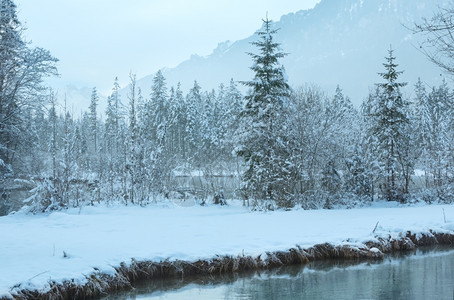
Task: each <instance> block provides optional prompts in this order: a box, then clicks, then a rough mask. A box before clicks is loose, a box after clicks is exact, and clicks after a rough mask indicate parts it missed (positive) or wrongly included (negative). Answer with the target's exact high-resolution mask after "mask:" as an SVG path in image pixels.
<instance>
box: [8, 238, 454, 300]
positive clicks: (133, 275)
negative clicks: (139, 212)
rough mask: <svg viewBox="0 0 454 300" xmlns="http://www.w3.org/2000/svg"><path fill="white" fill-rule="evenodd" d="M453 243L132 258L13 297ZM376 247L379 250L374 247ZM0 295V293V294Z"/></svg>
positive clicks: (119, 287) (69, 293) (87, 294)
mask: <svg viewBox="0 0 454 300" xmlns="http://www.w3.org/2000/svg"><path fill="white" fill-rule="evenodd" d="M438 244H441V245H453V244H454V234H450V233H434V232H432V231H430V232H429V233H426V234H420V235H416V234H412V233H411V232H407V233H405V234H401V235H400V237H399V238H398V239H394V238H392V237H391V236H389V237H388V238H382V237H378V238H377V239H375V240H374V241H368V242H366V243H365V244H364V245H363V246H361V247H358V246H353V245H348V244H347V245H338V246H333V245H331V244H328V243H326V244H318V245H314V246H313V247H310V248H308V249H303V248H301V247H300V246H296V247H295V248H291V249H289V250H287V251H276V252H266V253H265V255H260V256H257V257H253V256H245V255H239V256H236V257H235V256H216V257H214V258H213V259H210V260H197V261H194V262H187V261H182V260H175V261H170V260H165V261H162V262H151V261H137V260H135V259H132V260H131V263H130V264H129V265H127V264H126V263H121V264H120V266H118V267H116V268H115V271H116V272H115V275H113V276H112V275H107V274H103V273H101V272H99V271H95V272H93V273H92V274H90V275H88V276H87V283H86V284H84V285H80V284H77V283H76V282H75V281H74V280H68V281H65V282H63V283H56V282H49V285H50V288H49V289H48V290H46V291H37V290H33V291H31V290H27V289H22V290H19V291H17V288H16V293H15V294H14V298H15V299H38V300H40V299H43V300H44V299H91V298H97V297H101V296H105V295H107V294H109V293H115V292H119V291H123V290H128V289H132V288H133V286H134V285H135V284H136V283H138V282H140V281H145V280H152V279H163V278H184V277H185V276H194V275H213V274H228V273H241V272H247V271H255V270H264V269H271V268H276V267H280V266H289V265H297V264H306V263H308V262H311V261H320V260H333V259H335V260H339V259H341V260H357V261H360V260H379V259H383V257H384V255H385V253H393V252H397V251H408V250H415V249H416V247H417V246H431V245H438ZM377 249H378V250H377ZM0 300H2V299H0Z"/></svg>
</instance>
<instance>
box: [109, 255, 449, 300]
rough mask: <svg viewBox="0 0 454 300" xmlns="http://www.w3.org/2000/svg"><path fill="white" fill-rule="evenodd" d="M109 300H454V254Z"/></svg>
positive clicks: (159, 286) (212, 282) (199, 281)
mask: <svg viewBox="0 0 454 300" xmlns="http://www.w3.org/2000/svg"><path fill="white" fill-rule="evenodd" d="M106 299H111V300H113V299H454V250H452V248H450V249H446V248H438V249H435V250H434V249H433V248H432V249H431V250H427V249H426V250H418V251H417V252H416V253H415V254H411V255H409V254H406V255H404V256H403V255H400V256H394V257H387V258H385V260H383V261H381V262H364V263H359V264H354V263H351V262H340V261H328V262H315V263H310V264H307V265H305V266H296V267H285V268H280V269H277V270H273V271H268V272H260V273H251V274H243V275H233V274H230V275H224V276H210V277H200V278H191V279H189V278H188V279H187V280H181V279H173V280H155V281H153V282H152V283H148V284H145V285H142V286H139V287H137V288H136V289H135V290H134V291H132V292H128V293H124V294H120V295H118V296H112V297H108V298H106Z"/></svg>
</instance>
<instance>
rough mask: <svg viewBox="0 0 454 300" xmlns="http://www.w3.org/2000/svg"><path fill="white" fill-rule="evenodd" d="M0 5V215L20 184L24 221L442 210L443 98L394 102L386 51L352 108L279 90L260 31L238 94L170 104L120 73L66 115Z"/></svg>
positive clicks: (449, 167)
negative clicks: (163, 209) (294, 210)
mask: <svg viewBox="0 0 454 300" xmlns="http://www.w3.org/2000/svg"><path fill="white" fill-rule="evenodd" d="M1 3H2V6H1V9H2V16H8V17H9V19H8V18H6V17H5V18H3V19H0V21H1V22H0V23H1V24H0V26H3V27H2V28H0V34H1V35H2V39H0V43H2V44H1V45H2V47H0V55H1V58H2V59H1V60H0V75H1V76H0V79H1V80H0V171H1V179H0V180H1V185H0V186H1V190H0V192H1V201H0V202H1V204H0V205H3V206H5V205H6V206H8V205H9V204H11V200H10V199H11V198H12V193H13V191H14V190H20V188H21V186H22V187H25V188H26V189H27V190H29V189H30V187H32V190H31V192H30V194H29V196H30V197H28V199H26V201H25V203H26V204H28V205H29V206H30V209H31V210H32V211H36V212H37V211H50V210H57V209H63V208H68V207H74V206H76V207H77V206H80V205H83V204H87V203H88V204H92V203H94V202H120V203H124V204H126V205H129V204H133V205H146V204H147V203H150V202H153V201H157V200H162V199H183V200H184V199H186V198H187V197H193V198H194V199H197V200H198V201H199V203H201V204H203V203H206V201H214V202H216V203H220V204H223V203H225V198H232V199H233V198H235V199H242V200H243V203H244V204H245V205H251V206H253V207H255V208H258V209H273V208H275V207H294V206H302V207H303V208H332V207H335V206H337V205H341V206H343V207H351V206H355V205H358V204H361V203H364V202H369V201H373V200H374V199H378V198H382V199H386V200H396V201H401V202H408V201H414V200H424V201H428V202H432V201H445V202H451V201H452V199H453V193H454V191H453V186H454V185H453V183H454V172H453V167H454V157H453V153H454V152H453V149H452V148H453V145H454V124H453V122H454V121H453V120H454V118H453V116H454V111H453V110H454V105H453V100H452V99H453V97H452V92H451V91H450V89H449V88H448V86H447V84H446V82H443V83H442V84H441V85H440V86H439V87H434V88H432V89H429V90H426V87H425V85H424V84H423V83H422V81H421V80H420V81H418V83H417V84H416V86H415V87H414V96H413V97H411V98H408V97H405V96H404V95H403V94H402V93H401V88H402V87H403V86H405V83H402V82H400V81H399V75H400V74H401V72H400V71H399V70H398V69H397V64H396V62H395V57H394V54H393V51H392V50H391V49H390V50H389V52H388V54H389V55H388V56H387V57H386V60H385V62H384V71H383V72H382V73H379V75H380V77H381V78H382V80H381V81H382V82H380V83H378V84H376V85H375V89H374V90H372V91H371V92H370V94H369V95H368V96H367V97H366V99H365V100H364V102H363V103H362V105H361V107H359V108H357V107H354V106H353V105H352V103H351V102H350V100H349V98H348V97H346V96H345V95H344V94H343V93H342V90H341V88H339V87H338V88H337V89H336V90H335V92H334V95H332V96H331V95H328V94H327V93H325V92H324V91H322V90H321V89H319V88H318V87H315V86H303V87H297V88H291V87H290V86H289V85H288V84H287V79H286V76H285V70H284V68H283V67H282V66H281V65H280V64H279V59H280V58H282V57H283V56H285V53H283V52H282V51H281V50H280V48H279V44H278V43H276V42H274V41H273V37H274V33H275V32H276V30H274V29H273V28H272V23H271V21H269V20H265V21H264V26H263V28H262V29H261V30H260V31H259V32H258V33H257V34H258V40H257V41H256V42H254V43H253V44H254V45H255V46H257V49H258V52H259V53H258V54H250V55H251V58H252V62H253V64H252V67H251V69H252V71H253V72H254V74H255V75H254V78H253V79H252V80H251V81H248V82H242V83H241V84H244V85H246V86H247V87H248V88H249V90H248V92H247V94H246V95H242V94H241V93H240V91H239V89H238V85H237V84H238V83H236V82H235V81H233V80H231V81H230V82H229V83H228V84H227V85H220V86H219V88H218V89H217V90H211V91H204V90H203V89H202V88H201V87H200V86H199V84H198V83H197V82H194V85H193V87H192V88H191V89H190V90H189V91H188V92H187V93H186V94H184V93H183V92H182V91H181V89H180V86H179V85H177V86H176V87H170V88H169V87H168V86H167V84H166V80H165V78H164V76H163V74H162V73H161V72H157V73H156V75H155V76H154V79H153V83H152V86H151V93H150V94H148V95H143V94H142V92H141V90H140V89H138V88H137V85H136V78H135V76H134V75H131V76H130V84H129V85H128V87H127V89H128V95H127V97H125V98H123V99H122V98H121V97H120V93H119V91H120V86H119V84H118V80H115V81H114V85H113V89H112V93H111V95H110V96H109V97H108V99H107V109H106V111H104V112H101V111H99V106H98V104H99V103H98V102H99V97H98V92H97V90H96V88H94V89H93V92H92V95H91V103H90V106H89V107H88V108H87V111H86V112H85V113H83V114H82V115H81V116H75V115H73V114H71V113H70V112H69V111H68V110H67V108H66V104H65V102H66V101H65V100H64V99H60V101H58V100H57V98H58V97H57V95H56V94H55V93H54V92H52V91H49V90H47V89H45V88H44V87H43V85H42V78H43V77H44V76H48V75H52V74H55V73H56V69H55V66H54V63H55V62H56V59H54V58H53V57H51V56H50V54H49V53H48V52H47V51H45V50H42V49H29V48H28V47H27V44H26V43H24V42H23V40H22V37H21V32H22V27H21V26H20V22H19V21H18V20H17V17H16V15H15V8H16V7H15V5H14V3H13V2H12V1H9V0H1ZM5 20H6V21H5ZM62 100H63V101H62ZM101 115H103V116H104V117H103V118H102V119H101V118H100V116H101Z"/></svg>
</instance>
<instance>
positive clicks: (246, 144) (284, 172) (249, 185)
mask: <svg viewBox="0 0 454 300" xmlns="http://www.w3.org/2000/svg"><path fill="white" fill-rule="evenodd" d="M276 32H277V30H275V29H272V22H271V20H269V19H268V18H266V19H265V20H263V27H262V29H261V30H260V31H258V32H257V35H258V36H259V40H258V41H255V42H252V44H253V45H254V46H256V47H257V48H258V50H259V54H254V53H248V54H249V55H250V56H251V57H252V60H253V65H252V67H251V70H252V71H253V72H254V75H255V76H254V79H253V80H251V81H247V82H243V84H244V85H246V86H247V87H249V88H250V90H249V93H248V95H247V96H246V97H245V103H244V108H243V110H242V112H241V123H242V124H241V128H240V130H239V147H238V148H237V151H236V153H237V155H238V156H240V157H242V158H243V159H244V161H245V164H246V170H245V172H244V174H243V178H242V181H243V186H242V190H243V192H244V193H245V196H246V197H252V198H254V199H255V200H274V201H276V203H277V205H279V206H286V205H287V203H286V200H288V197H287V196H288V192H289V191H288V189H287V184H288V175H289V170H288V165H287V163H288V157H289V154H288V152H287V147H286V146H287V139H286V132H285V131H286V124H285V122H284V120H285V119H286V118H287V116H286V115H285V108H286V105H287V104H288V97H289V93H290V87H289V85H288V84H287V80H286V76H285V72H284V68H283V67H282V66H281V65H280V64H279V59H280V58H282V57H284V56H285V55H286V54H285V53H283V52H281V50H280V47H279V45H280V44H279V43H276V42H274V40H273V38H274V35H275V34H276Z"/></svg>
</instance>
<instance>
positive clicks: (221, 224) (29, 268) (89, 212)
mask: <svg viewBox="0 0 454 300" xmlns="http://www.w3.org/2000/svg"><path fill="white" fill-rule="evenodd" d="M443 209H444V211H445V214H446V223H445V222H444V218H443ZM377 222H379V224H378V226H377V229H376V230H375V233H372V231H373V229H374V227H375V225H376V224H377ZM429 229H432V230H434V231H437V232H450V233H453V230H454V206H452V205H433V206H416V207H408V206H406V207H401V206H399V205H397V204H391V205H390V204H389V203H383V202H382V203H379V204H377V205H374V206H372V207H368V208H360V209H351V210H312V211H305V210H293V211H274V212H250V211H248V210H247V209H245V208H243V207H241V206H240V204H239V203H238V204H236V203H234V204H231V205H229V206H223V207H218V206H208V207H201V206H192V207H180V206H177V205H167V207H166V206H163V205H153V206H148V207H145V208H143V207H136V206H127V207H125V206H116V207H105V206H100V207H83V208H77V209H71V210H69V211H65V212H54V213H51V214H47V215H29V214H25V213H22V212H19V213H16V214H13V215H9V216H4V217H0V241H1V247H0V297H2V296H7V295H9V293H10V291H11V289H12V288H13V287H14V286H15V285H17V284H20V287H18V288H19V289H22V288H37V289H41V288H45V287H46V284H47V283H48V281H49V280H53V281H56V282H61V281H63V280H65V279H75V280H76V281H78V282H80V283H83V282H84V280H85V275H89V274H90V273H92V272H94V270H95V269H94V268H97V269H99V270H101V271H102V272H106V273H111V274H113V272H114V269H113V266H118V265H119V264H120V262H127V263H128V262H130V260H131V258H136V259H138V260H143V259H146V260H152V261H157V262H159V261H161V260H165V259H170V260H174V259H181V260H188V261H192V260H196V259H200V258H201V259H209V258H212V257H214V256H215V255H235V256H236V255H240V254H243V253H244V254H245V255H260V254H263V253H264V252H266V251H276V250H287V249H289V248H291V247H294V246H295V245H296V244H298V245H301V246H302V247H304V248H306V247H310V246H313V245H314V244H318V243H325V242H329V243H332V244H334V245H338V244H346V243H348V244H353V245H355V244H358V245H360V244H361V243H363V242H365V241H368V240H372V239H374V238H375V236H377V235H378V236H384V237H388V236H389V235H391V236H398V235H399V233H402V232H405V231H407V230H410V231H412V232H413V233H425V232H428V231H429ZM63 252H65V253H66V254H67V255H66V256H67V257H64V256H65V255H64V254H63Z"/></svg>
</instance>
